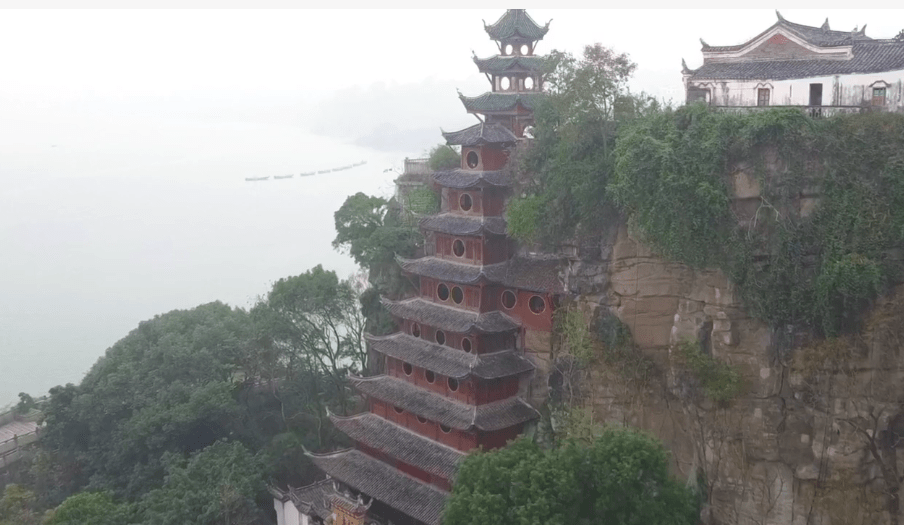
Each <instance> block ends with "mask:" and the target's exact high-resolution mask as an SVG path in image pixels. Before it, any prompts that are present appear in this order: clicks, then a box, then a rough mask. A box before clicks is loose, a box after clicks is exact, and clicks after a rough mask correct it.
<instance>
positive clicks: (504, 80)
mask: <svg viewBox="0 0 904 525" xmlns="http://www.w3.org/2000/svg"><path fill="white" fill-rule="evenodd" d="M499 87H500V88H502V90H503V91H508V90H509V88H510V87H512V81H511V80H509V77H502V80H500V81H499Z"/></svg>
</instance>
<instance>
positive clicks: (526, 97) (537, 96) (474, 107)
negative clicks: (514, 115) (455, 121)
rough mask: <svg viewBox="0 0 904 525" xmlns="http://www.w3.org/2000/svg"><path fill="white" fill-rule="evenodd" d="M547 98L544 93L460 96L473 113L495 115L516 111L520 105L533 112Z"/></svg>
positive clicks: (490, 93)
mask: <svg viewBox="0 0 904 525" xmlns="http://www.w3.org/2000/svg"><path fill="white" fill-rule="evenodd" d="M544 96H546V95H545V94H543V93H492V92H489V93H484V94H483V95H479V96H476V97H466V96H464V95H459V96H458V98H460V99H461V103H462V104H464V106H465V109H467V110H468V111H470V112H472V113H495V112H504V111H511V110H514V109H515V107H516V106H517V105H518V104H521V105H522V106H523V107H524V108H525V109H528V110H532V109H534V107H536V104H537V103H538V102H539V101H540V100H541V99H542V98H543V97H544Z"/></svg>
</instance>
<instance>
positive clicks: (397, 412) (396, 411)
mask: <svg viewBox="0 0 904 525" xmlns="http://www.w3.org/2000/svg"><path fill="white" fill-rule="evenodd" d="M392 409H393V410H395V413H396V414H401V413H402V412H404V410H402V409H401V408H399V407H392Z"/></svg>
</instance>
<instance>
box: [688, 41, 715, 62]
mask: <svg viewBox="0 0 904 525" xmlns="http://www.w3.org/2000/svg"><path fill="white" fill-rule="evenodd" d="M700 43H701V44H702V45H703V47H709V44H707V43H706V40H703V39H702V38H701V39H700ZM682 60H683V59H682Z"/></svg>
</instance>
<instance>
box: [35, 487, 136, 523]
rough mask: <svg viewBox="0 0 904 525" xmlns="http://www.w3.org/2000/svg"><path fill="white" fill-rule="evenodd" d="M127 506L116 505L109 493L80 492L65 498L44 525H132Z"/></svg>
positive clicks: (129, 508)
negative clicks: (130, 524)
mask: <svg viewBox="0 0 904 525" xmlns="http://www.w3.org/2000/svg"><path fill="white" fill-rule="evenodd" d="M131 512H132V509H131V507H130V506H129V505H126V504H122V503H117V502H115V501H114V500H113V496H112V494H110V493H109V492H81V493H79V494H75V495H73V496H70V497H68V498H66V501H64V502H63V503H62V504H61V505H60V506H59V507H57V508H56V509H54V510H53V511H52V512H51V514H50V517H49V518H48V519H47V521H45V522H44V525H84V524H87V523H90V524H91V525H122V524H125V523H134V521H133V520H132V519H131Z"/></svg>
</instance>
